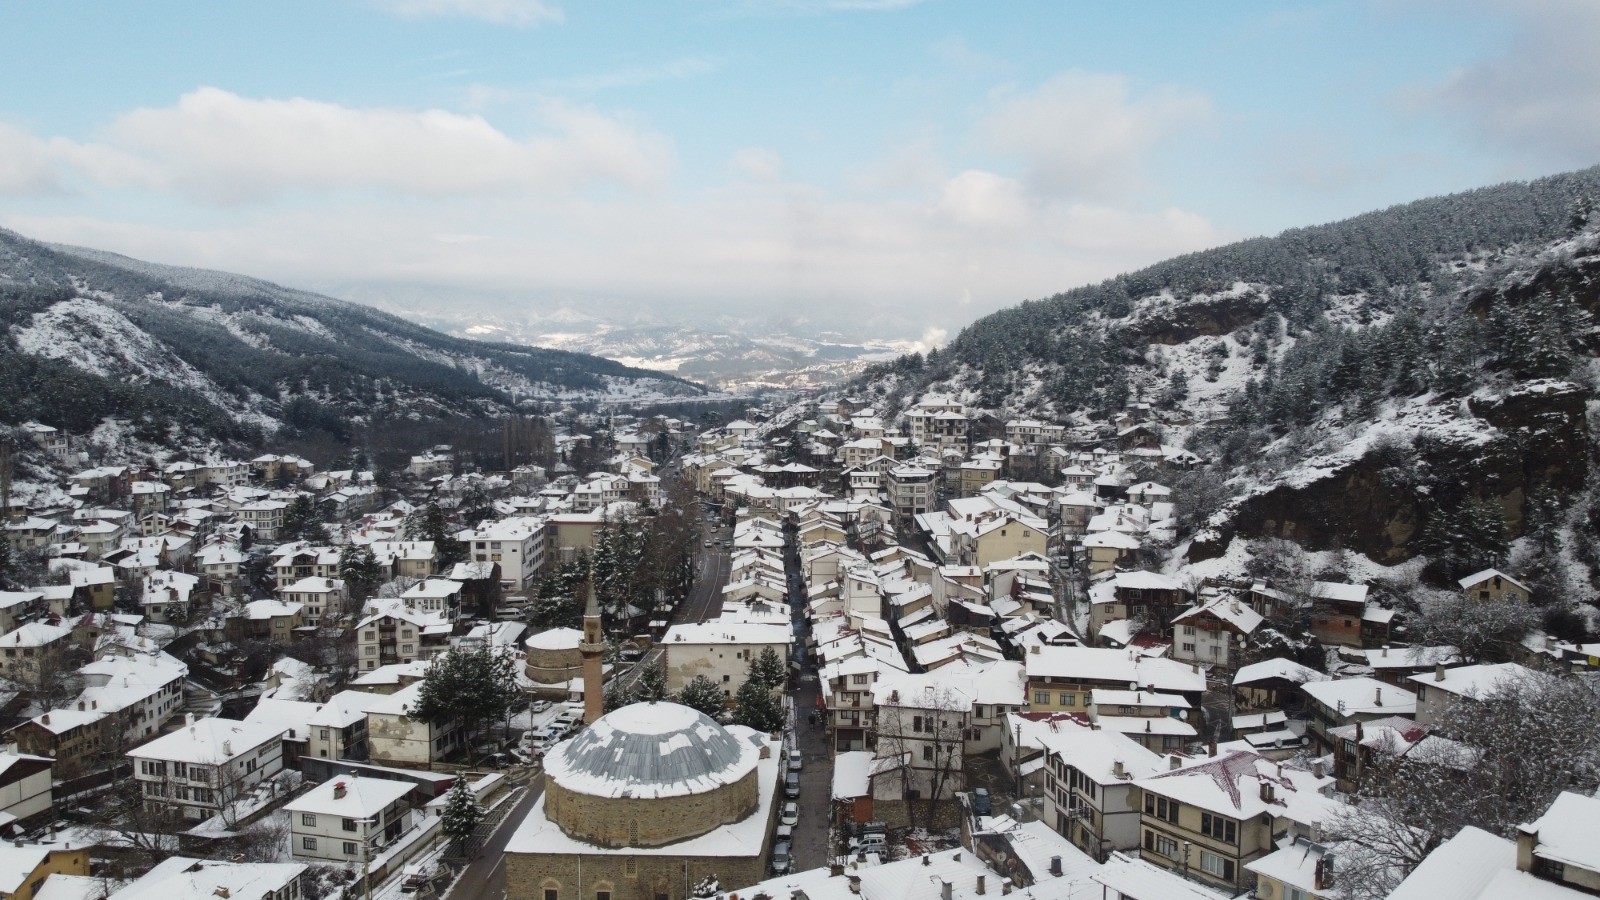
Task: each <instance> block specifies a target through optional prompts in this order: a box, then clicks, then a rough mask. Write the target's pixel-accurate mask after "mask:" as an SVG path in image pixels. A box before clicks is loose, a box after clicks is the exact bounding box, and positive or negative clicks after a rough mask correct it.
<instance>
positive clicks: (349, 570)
mask: <svg viewBox="0 0 1600 900" xmlns="http://www.w3.org/2000/svg"><path fill="white" fill-rule="evenodd" d="M339 577H340V578H342V579H344V584H345V587H346V588H347V589H348V590H349V591H350V599H351V600H352V601H357V602H359V601H362V600H365V599H367V598H368V597H370V596H372V592H373V591H375V590H377V589H378V584H379V583H380V582H381V580H382V578H383V572H382V570H380V569H379V567H378V560H377V558H376V557H374V556H373V555H372V548H371V547H370V546H367V545H366V544H361V545H358V546H353V547H348V548H346V549H345V551H344V553H343V554H341V555H340V557H339Z"/></svg>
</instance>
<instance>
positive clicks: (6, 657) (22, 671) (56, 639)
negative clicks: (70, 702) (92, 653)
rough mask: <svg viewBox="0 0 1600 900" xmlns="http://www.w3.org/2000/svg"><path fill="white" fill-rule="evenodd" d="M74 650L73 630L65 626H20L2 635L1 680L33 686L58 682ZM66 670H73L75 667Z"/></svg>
mask: <svg viewBox="0 0 1600 900" xmlns="http://www.w3.org/2000/svg"><path fill="white" fill-rule="evenodd" d="M72 647H73V641H72V629H71V628H69V627H67V626H65V625H51V624H50V623H48V622H28V623H26V624H24V625H21V626H18V627H17V628H16V629H15V630H13V631H11V632H9V633H7V634H5V635H0V677H4V678H6V679H7V680H10V681H15V682H17V683H19V684H24V685H33V686H37V685H39V684H40V682H41V681H42V680H51V681H54V680H56V679H59V678H60V677H61V676H62V675H63V674H64V673H63V671H62V666H63V662H64V660H65V659H66V653H67V651H68V650H69V649H71V648H72ZM66 668H67V669H69V670H70V669H71V668H72V665H71V664H67V665H66Z"/></svg>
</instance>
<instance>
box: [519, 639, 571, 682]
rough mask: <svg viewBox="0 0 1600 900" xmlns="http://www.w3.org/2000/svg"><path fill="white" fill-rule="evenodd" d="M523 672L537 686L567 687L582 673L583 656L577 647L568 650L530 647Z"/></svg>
mask: <svg viewBox="0 0 1600 900" xmlns="http://www.w3.org/2000/svg"><path fill="white" fill-rule="evenodd" d="M523 671H524V672H526V673H527V675H528V679H529V680H530V681H532V682H534V683H536V684H559V685H565V684H566V683H567V682H569V681H571V680H572V679H574V678H577V677H578V676H579V675H580V674H581V673H582V671H583V655H582V654H581V653H579V652H578V648H577V646H576V645H574V646H573V647H572V648H571V649H566V650H542V649H539V648H535V647H529V648H527V662H526V664H525V665H524V666H523Z"/></svg>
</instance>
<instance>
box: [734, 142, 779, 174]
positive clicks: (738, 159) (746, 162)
mask: <svg viewBox="0 0 1600 900" xmlns="http://www.w3.org/2000/svg"><path fill="white" fill-rule="evenodd" d="M728 168H729V169H731V170H732V171H733V172H734V174H736V175H739V176H741V177H744V178H751V179H754V180H756V181H776V180H777V179H778V176H779V175H780V174H782V172H783V157H781V156H779V155H778V154H777V153H776V152H774V151H772V150H768V149H766V148H765V147H745V148H744V149H742V150H739V151H737V152H735V153H734V154H733V156H732V157H731V158H730V159H729V160H728Z"/></svg>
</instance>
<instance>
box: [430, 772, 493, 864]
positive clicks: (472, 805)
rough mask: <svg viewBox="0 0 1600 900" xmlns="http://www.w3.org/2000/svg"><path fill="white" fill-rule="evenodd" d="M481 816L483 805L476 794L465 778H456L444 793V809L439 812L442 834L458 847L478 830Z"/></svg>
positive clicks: (481, 819)
mask: <svg viewBox="0 0 1600 900" xmlns="http://www.w3.org/2000/svg"><path fill="white" fill-rule="evenodd" d="M483 817H484V811H483V805H482V804H480V803H479V802H478V796H477V795H476V794H474V793H473V792H472V788H471V787H469V786H468V785H467V780H466V779H465V778H457V779H456V783H455V784H454V785H453V786H452V787H451V788H450V792H449V794H447V795H446V798H445V804H444V810H443V811H442V812H440V813H439V827H440V828H441V829H442V830H443V831H444V836H445V837H447V838H449V839H450V841H451V843H453V844H455V846H456V847H457V848H458V849H459V848H460V847H461V845H462V844H463V843H465V842H466V841H467V840H468V839H470V838H471V837H472V834H473V832H475V831H477V830H478V825H479V824H480V823H481V822H483Z"/></svg>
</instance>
